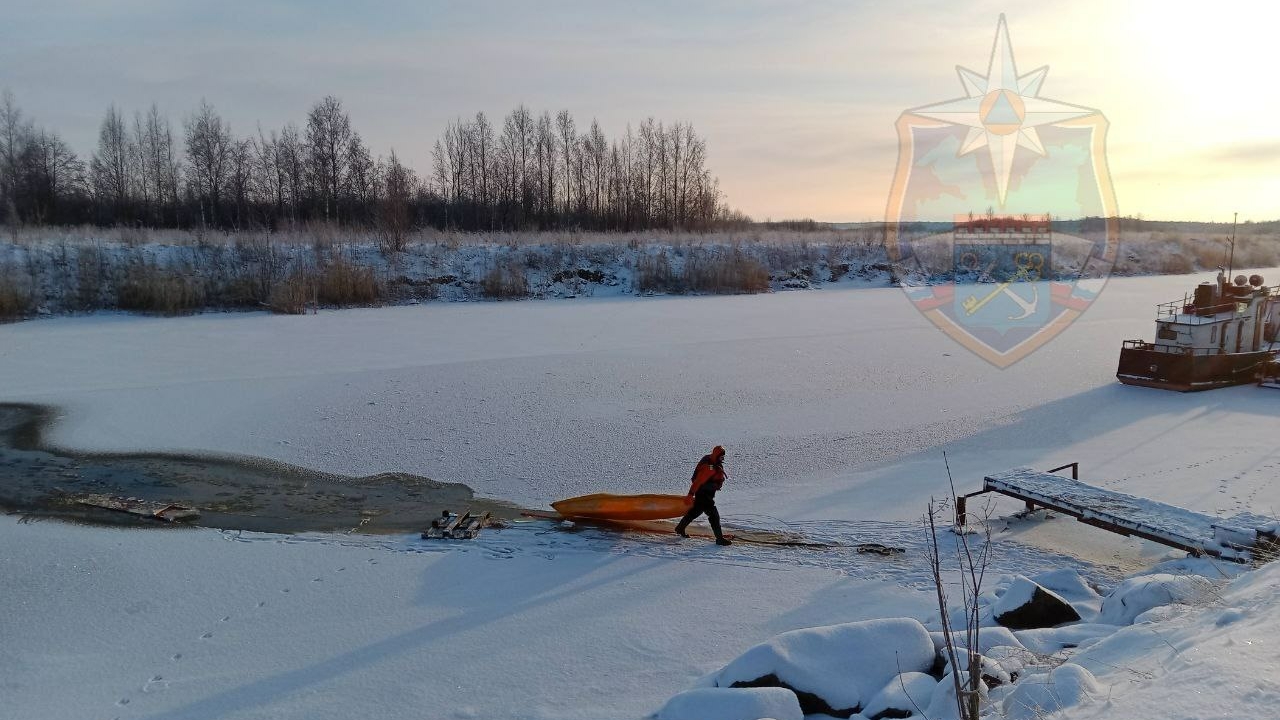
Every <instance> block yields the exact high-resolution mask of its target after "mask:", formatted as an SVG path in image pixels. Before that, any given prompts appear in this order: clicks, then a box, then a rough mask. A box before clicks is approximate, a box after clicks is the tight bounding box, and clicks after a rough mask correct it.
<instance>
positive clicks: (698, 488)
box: [676, 445, 733, 545]
mask: <svg viewBox="0 0 1280 720" xmlns="http://www.w3.org/2000/svg"><path fill="white" fill-rule="evenodd" d="M723 485H724V448H722V447H720V446H719V445H717V446H715V447H714V448H712V450H711V454H710V455H703V456H702V459H701V460H699V461H698V467H696V468H694V470H693V480H692V481H691V483H690V485H689V492H688V495H689V496H690V497H692V498H693V507H691V508H689V512H687V513H685V515H684V517H682V518H680V523H679V524H678V525H676V534H678V535H679V536H680V537H689V536H688V535H686V534H685V528H687V527H689V523H691V522H693V521H694V519H695V518H697V517H698V516H699V515H701V514H703V513H706V514H707V522H709V523H711V530H712V532H714V533H715V534H716V544H717V545H732V544H733V543H731V542H729V539H728V538H726V537H725V536H724V533H723V532H721V531H720V511H719V510H717V509H716V491H717V490H719V489H720V488H721V487H722V486H723Z"/></svg>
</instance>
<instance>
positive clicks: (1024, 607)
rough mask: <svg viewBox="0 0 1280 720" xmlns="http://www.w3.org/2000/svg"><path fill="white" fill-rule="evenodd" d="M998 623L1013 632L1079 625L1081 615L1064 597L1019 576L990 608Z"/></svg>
mask: <svg viewBox="0 0 1280 720" xmlns="http://www.w3.org/2000/svg"><path fill="white" fill-rule="evenodd" d="M991 613H992V615H993V617H995V620H996V622H998V623H1000V624H1001V625H1003V626H1005V627H1007V628H1011V629H1013V630H1029V629H1031V628H1046V627H1053V626H1055V625H1061V624H1063V623H1069V622H1078V621H1079V620H1080V613H1078V612H1076V609H1075V608H1073V607H1071V603H1069V602H1067V601H1066V600H1064V599H1063V598H1062V596H1061V595H1058V594H1057V593H1055V592H1053V591H1052V590H1046V589H1045V588H1043V587H1041V586H1039V585H1037V584H1036V583H1034V582H1032V581H1031V580H1030V579H1028V578H1025V577H1022V576H1021V575H1019V576H1018V577H1017V578H1015V579H1014V581H1013V583H1012V584H1010V585H1009V587H1008V588H1006V589H1005V591H1004V593H1003V594H1001V595H1000V598H999V599H998V600H996V602H995V605H994V606H992V608H991Z"/></svg>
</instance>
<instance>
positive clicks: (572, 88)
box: [0, 0, 1280, 221]
mask: <svg viewBox="0 0 1280 720" xmlns="http://www.w3.org/2000/svg"><path fill="white" fill-rule="evenodd" d="M1050 6H1055V7H1050ZM1001 13H1004V14H1005V15H1006V17H1007V20H1008V24H1009V31H1010V37H1011V41H1012V45H1013V49H1014V52H1015V53H1016V58H1017V62H1018V66H1019V67H1018V69H1019V72H1023V73H1025V72H1027V71H1030V70H1033V69H1035V68H1038V67H1040V66H1042V65H1048V66H1049V68H1050V69H1049V73H1048V76H1047V79H1046V80H1045V82H1044V84H1043V87H1042V90H1041V92H1040V96H1041V97H1045V98H1052V99H1054V100H1060V101H1063V102H1068V103H1074V104H1078V105H1084V106H1088V107H1091V108H1096V109H1098V110H1100V111H1101V112H1102V113H1103V114H1104V115H1105V116H1106V117H1107V119H1108V120H1109V121H1110V123H1111V130H1110V135H1109V140H1108V159H1109V163H1110V167H1111V171H1112V177H1113V178H1114V182H1115V186H1116V190H1117V197H1118V202H1119V208H1120V211H1121V213H1123V214H1139V213H1140V214H1142V215H1143V216H1145V217H1148V218H1167V219H1195V220H1228V221H1229V220H1230V218H1231V213H1232V212H1233V211H1239V212H1240V214H1241V218H1242V219H1255V220H1262V219H1272V218H1276V217H1280V92H1278V91H1277V89H1276V86H1277V82H1276V78H1275V76H1274V73H1275V68H1276V66H1277V62H1276V60H1275V58H1276V57H1277V52H1278V48H1277V44H1278V43H1277V40H1276V30H1275V28H1276V26H1277V22H1276V21H1277V20H1280V10H1275V9H1272V5H1271V4H1264V3H1258V4H1253V5H1251V4H1246V3H1203V2H1197V3H1185V4H1180V3H1177V2H1155V1H1150V2H1148V1H1146V0H1143V1H1141V2H1132V3H1127V4H1122V3H1115V2H1103V1H1100V0H1076V1H1074V2H1070V3H1043V2H1037V3H1016V2H1005V3H995V2H987V1H986V0H978V1H976V2H966V3H961V2H954V1H947V2H943V1H936V2H934V1H930V0H919V1H915V0H905V1H902V2H893V3H888V2H886V3H869V2H855V1H853V0H843V1H826V0H823V1H817V2H804V3H800V2H766V1H751V0H723V1H717V2H626V3H621V2H620V3H607V2H603V1H584V2H550V1H545V0H544V1H542V2H480V1H472V2H438V1H435V0H411V1H407V2H379V3H369V4H365V5H363V6H361V5H360V4H358V3H350V2H337V1H330V0H313V1H309V2H301V1H299V2H292V1H286V0H222V1H221V2H198V3H193V2H181V1H180V0H116V1H114V2H109V3H108V2H67V1H65V0H40V1H27V0H0V88H7V89H9V90H11V91H13V93H14V94H15V95H16V97H17V100H18V103H19V104H20V106H21V107H22V108H23V110H24V111H25V112H26V113H27V115H29V116H31V117H33V118H34V119H35V120H36V121H37V122H38V123H40V124H42V125H45V126H47V127H50V128H53V129H56V130H58V131H59V132H61V133H62V134H63V135H64V137H66V139H67V140H68V141H69V142H71V143H72V145H73V146H74V147H75V148H76V149H77V150H78V151H80V152H82V153H84V154H86V155H87V154H88V152H89V151H90V150H91V149H92V147H93V144H94V142H95V137H96V133H97V126H98V124H99V122H100V121H101V118H102V115H103V113H104V111H105V110H106V108H107V107H108V106H109V105H110V104H112V103H115V104H116V105H117V106H119V107H121V108H123V109H124V110H125V111H126V112H127V113H132V111H134V110H136V109H145V108H146V107H147V106H149V105H150V104H151V103H152V102H155V103H157V104H159V106H160V107H161V109H162V110H164V111H166V112H167V113H168V114H169V115H170V116H171V117H172V119H173V120H174V122H175V126H179V125H180V121H181V119H182V118H183V117H184V116H186V115H187V114H188V113H189V112H190V111H191V110H192V108H194V107H195V105H196V104H197V103H198V102H199V101H200V99H201V98H206V99H207V100H209V102H211V103H213V104H214V106H215V107H217V108H218V110H219V111H220V112H222V114H223V115H224V116H225V117H227V118H228V119H229V120H230V122H231V124H232V128H233V130H234V131H235V132H237V133H238V134H243V135H248V134H251V133H256V129H257V127H258V126H259V124H261V126H262V127H263V128H266V129H273V128H278V127H279V126H281V125H282V124H283V123H285V122H287V121H290V120H292V121H295V122H298V123H301V122H302V120H303V118H304V116H305V114H306V111H307V109H308V107H310V105H311V104H312V103H314V102H315V101H316V100H317V99H319V98H320V97H322V96H324V95H326V94H333V95H336V96H338V97H339V98H341V99H342V101H343V103H344V104H345V105H346V107H347V109H348V111H349V112H350V114H351V117H352V120H353V123H354V124H355V127H356V129H357V130H359V131H360V132H361V134H362V135H363V136H364V137H365V139H366V141H367V142H368V143H369V145H370V146H371V147H372V148H373V150H374V151H375V152H376V153H386V152H387V151H388V150H389V149H390V148H392V147H394V148H395V150H396V152H397V154H399V155H400V156H401V157H403V158H405V159H407V160H408V162H410V164H412V165H413V166H414V167H416V168H417V169H418V170H419V171H420V172H422V173H424V174H425V173H426V172H427V171H428V169H429V167H430V148H431V145H432V143H433V142H434V141H435V139H436V137H437V136H438V135H439V134H440V132H441V130H442V129H443V127H444V125H445V123H446V122H448V121H449V120H451V119H454V118H456V117H458V116H470V115H473V114H474V113H475V112H476V111H480V110H482V111H484V112H485V113H487V114H488V115H489V116H490V118H491V119H493V120H497V121H499V122H500V120H501V117H502V115H504V114H506V112H507V111H509V110H510V109H511V108H512V107H514V106H515V105H517V104H519V103H524V104H526V105H527V106H529V107H530V108H531V109H533V110H534V111H535V112H540V111H541V110H544V109H546V110H551V111H552V112H553V113H554V112H555V111H557V110H559V109H562V108H565V109H568V110H570V111H571V112H572V113H573V114H574V115H575V116H576V117H577V119H578V121H579V123H580V124H584V123H589V122H590V120H591V118H593V117H595V118H598V119H599V120H600V122H601V124H602V126H603V127H604V129H605V132H606V134H608V135H609V136H610V137H614V136H616V135H618V134H620V133H622V132H623V131H624V130H625V128H626V125H627V123H628V122H630V123H633V124H634V123H636V122H637V121H639V120H641V119H643V118H645V117H648V116H653V117H655V118H658V119H660V120H666V121H675V120H680V121H688V122H692V123H693V124H694V126H695V127H696V128H697V129H698V131H699V132H700V133H701V134H702V136H703V137H704V138H706V140H707V142H708V145H709V166H710V167H711V169H712V171H713V172H714V173H715V174H716V175H717V176H719V178H720V181H721V186H722V189H723V190H724V192H725V195H726V196H727V198H728V200H729V202H730V204H731V205H733V206H735V207H737V208H739V209H741V210H743V211H744V212H746V213H748V214H750V215H751V216H753V217H755V218H757V219H765V218H774V219H780V218H795V217H813V218H816V219H819V220H830V221H841V220H871V219H882V218H883V217H884V213H885V204H886V198H887V195H888V192H889V187H890V183H891V180H892V176H893V171H894V164H895V160H896V156H897V137H896V134H895V131H894V122H895V120H896V119H897V118H898V116H899V115H900V114H901V113H902V112H903V111H904V110H906V109H908V108H913V107H917V106H921V105H927V104H930V103H936V102H940V101H943V100H948V99H952V98H956V97H960V96H963V95H964V91H963V88H962V87H961V84H960V80H959V79H958V77H957V74H956V66H957V65H963V66H965V67H968V68H972V69H974V70H976V71H979V72H983V71H985V70H986V67H987V63H988V59H989V57H990V54H991V46H992V40H993V37H994V33H995V28H996V23H997V20H998V18H999V15H1000V14H1001Z"/></svg>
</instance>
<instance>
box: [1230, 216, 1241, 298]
mask: <svg viewBox="0 0 1280 720" xmlns="http://www.w3.org/2000/svg"><path fill="white" fill-rule="evenodd" d="M1239 215H1240V213H1231V255H1230V256H1229V257H1228V258H1227V282H1231V273H1232V271H1233V270H1234V269H1235V262H1236V218H1237V217H1239Z"/></svg>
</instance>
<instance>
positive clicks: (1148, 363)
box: [1116, 347, 1275, 392]
mask: <svg viewBox="0 0 1280 720" xmlns="http://www.w3.org/2000/svg"><path fill="white" fill-rule="evenodd" d="M1273 357H1275V353H1274V352H1273V351H1270V350H1262V351H1258V352H1246V353H1223V354H1220V355H1207V354H1205V355H1192V354H1187V353H1169V352H1161V351H1158V350H1150V349H1146V348H1134V347H1126V348H1122V349H1121V350H1120V365H1119V367H1118V368H1117V369H1116V379H1118V380H1119V381H1120V382H1122V383H1124V384H1126V385H1140V386H1143V387H1153V388H1161V389H1165V390H1177V391H1178V392H1196V391H1199V390H1212V389H1214V388H1220V387H1228V386H1231V385H1244V384H1246V383H1252V382H1255V381H1256V380H1257V377H1258V372H1259V371H1260V370H1261V369H1262V367H1263V366H1264V365H1265V364H1266V363H1267V362H1268V361H1269V360H1271V359H1272V358H1273Z"/></svg>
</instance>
